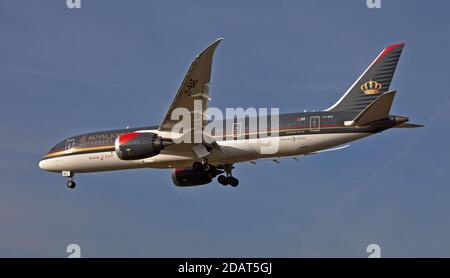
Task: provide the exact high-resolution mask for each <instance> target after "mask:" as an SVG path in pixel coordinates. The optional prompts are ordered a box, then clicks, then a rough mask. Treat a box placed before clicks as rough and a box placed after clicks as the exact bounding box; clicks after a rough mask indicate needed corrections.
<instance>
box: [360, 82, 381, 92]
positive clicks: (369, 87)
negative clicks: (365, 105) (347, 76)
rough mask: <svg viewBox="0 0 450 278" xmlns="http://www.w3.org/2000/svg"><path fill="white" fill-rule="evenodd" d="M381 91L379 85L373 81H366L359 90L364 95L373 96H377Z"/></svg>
mask: <svg viewBox="0 0 450 278" xmlns="http://www.w3.org/2000/svg"><path fill="white" fill-rule="evenodd" d="M380 89H381V84H380V83H378V82H375V81H372V80H370V81H368V82H366V83H364V84H363V85H362V86H361V90H362V91H363V92H364V94H365V95H374V94H378V92H379V91H380Z"/></svg>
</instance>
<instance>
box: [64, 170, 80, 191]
mask: <svg viewBox="0 0 450 278" xmlns="http://www.w3.org/2000/svg"><path fill="white" fill-rule="evenodd" d="M61 174H62V176H63V177H67V178H68V180H67V187H68V188H70V189H74V188H75V186H77V184H76V183H75V181H74V180H73V176H74V175H75V173H73V172H71V171H62V172H61Z"/></svg>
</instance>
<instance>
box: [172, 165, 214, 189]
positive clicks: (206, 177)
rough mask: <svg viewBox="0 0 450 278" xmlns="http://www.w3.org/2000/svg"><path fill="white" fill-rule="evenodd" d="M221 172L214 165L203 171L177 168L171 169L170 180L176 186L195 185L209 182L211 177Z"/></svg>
mask: <svg viewBox="0 0 450 278" xmlns="http://www.w3.org/2000/svg"><path fill="white" fill-rule="evenodd" d="M222 173H223V171H222V170H218V169H216V168H215V167H211V169H210V170H208V171H203V172H199V171H197V170H194V169H192V168H177V169H173V170H172V181H173V183H174V184H175V185H176V186H196V185H202V184H207V183H210V182H211V181H212V179H213V178H215V177H216V176H217V175H219V174H222Z"/></svg>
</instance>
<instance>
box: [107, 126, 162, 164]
mask: <svg viewBox="0 0 450 278" xmlns="http://www.w3.org/2000/svg"><path fill="white" fill-rule="evenodd" d="M168 143H169V142H168V141H166V140H164V139H162V138H161V137H160V136H159V135H158V134H156V133H152V132H130V133H125V134H122V135H120V136H119V137H117V138H116V141H115V143H114V147H115V150H116V154H117V156H118V157H119V158H120V159H122V160H136V159H144V158H148V157H152V156H155V155H158V154H159V153H160V152H161V150H162V149H163V148H164V147H165V146H166V145H167V144H168Z"/></svg>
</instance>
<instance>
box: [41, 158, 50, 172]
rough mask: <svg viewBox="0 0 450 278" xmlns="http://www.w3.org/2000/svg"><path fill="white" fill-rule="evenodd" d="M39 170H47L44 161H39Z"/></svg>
mask: <svg viewBox="0 0 450 278" xmlns="http://www.w3.org/2000/svg"><path fill="white" fill-rule="evenodd" d="M39 168H41V169H42V170H46V171H47V170H48V165H47V163H46V162H45V160H41V161H39Z"/></svg>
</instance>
